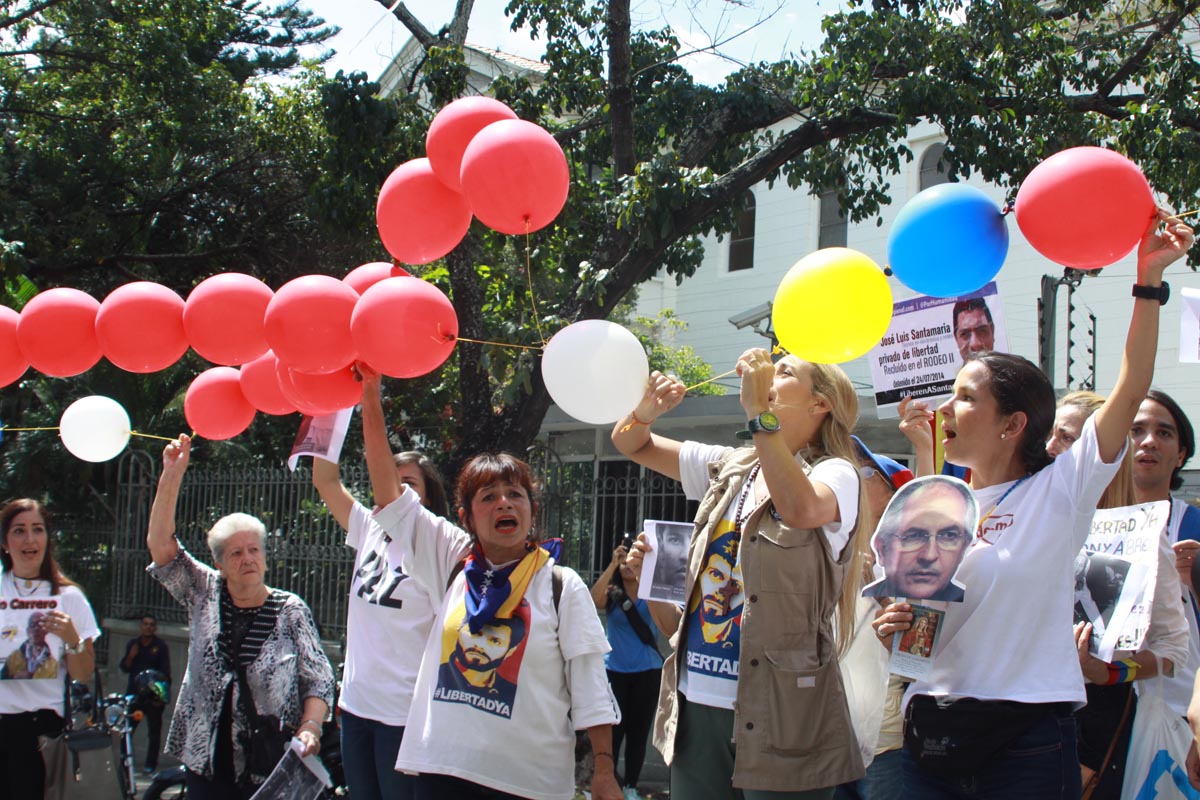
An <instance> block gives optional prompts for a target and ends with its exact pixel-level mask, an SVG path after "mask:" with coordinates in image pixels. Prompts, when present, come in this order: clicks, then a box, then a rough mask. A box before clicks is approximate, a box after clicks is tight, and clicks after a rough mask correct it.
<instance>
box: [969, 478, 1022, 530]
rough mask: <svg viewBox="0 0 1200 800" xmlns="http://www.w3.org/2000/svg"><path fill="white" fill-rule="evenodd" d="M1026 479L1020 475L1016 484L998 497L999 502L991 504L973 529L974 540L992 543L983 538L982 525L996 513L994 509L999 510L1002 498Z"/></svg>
mask: <svg viewBox="0 0 1200 800" xmlns="http://www.w3.org/2000/svg"><path fill="white" fill-rule="evenodd" d="M1028 478H1029V476H1028V475H1022V476H1021V477H1020V478H1019V479H1018V480H1017V482H1016V483H1014V484H1013V485H1012V486H1010V487H1008V489H1006V490H1005V492H1004V494H1002V495H1000V499H999V500H997V501H996V502H994V503H992V507H991V508H990V509H988V512H987V513H986V514H984V515H983V519H981V520H979V525H978V526H976V528H975V538H976V539H983V541H984V543H985V544H993V542H989V541H988V540H987V539H984V538H983V523H985V522H987V521H988V520H989V519H990V518H991V516H992V514H994V513H996V509H997V508H999V506H1000V504H1001V503H1003V502H1004V498H1006V497H1008V496H1009V495H1010V494H1012V493H1013V489H1016V488H1017V487H1018V486H1020V485H1021V484H1022V483H1024V482H1025V481H1026V480H1027V479H1028Z"/></svg>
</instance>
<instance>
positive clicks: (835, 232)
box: [817, 189, 849, 249]
mask: <svg viewBox="0 0 1200 800" xmlns="http://www.w3.org/2000/svg"><path fill="white" fill-rule="evenodd" d="M820 201H821V228H820V230H819V231H818V233H817V248H818V249H822V248H826V247H845V246H846V230H847V228H848V227H849V225H848V224H847V222H846V214H845V212H843V211H842V206H841V204H840V203H838V190H837V189H830V190H828V191H825V192H821V194H820Z"/></svg>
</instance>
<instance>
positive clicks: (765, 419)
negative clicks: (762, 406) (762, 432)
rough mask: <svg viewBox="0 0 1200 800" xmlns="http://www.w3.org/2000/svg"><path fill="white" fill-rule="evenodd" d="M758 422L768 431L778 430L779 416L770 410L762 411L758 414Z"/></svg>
mask: <svg viewBox="0 0 1200 800" xmlns="http://www.w3.org/2000/svg"><path fill="white" fill-rule="evenodd" d="M758 421H759V423H760V424H761V425H762V426H763V428H765V429H766V430H769V431H777V430H779V417H777V416H775V415H774V414H772V413H771V412H770V411H764V412H763V413H761V414H759V415H758Z"/></svg>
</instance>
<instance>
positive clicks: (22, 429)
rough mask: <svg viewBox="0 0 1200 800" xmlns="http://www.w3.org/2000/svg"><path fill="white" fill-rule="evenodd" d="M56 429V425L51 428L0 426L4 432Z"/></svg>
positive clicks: (0, 429)
mask: <svg viewBox="0 0 1200 800" xmlns="http://www.w3.org/2000/svg"><path fill="white" fill-rule="evenodd" d="M56 430H58V427H57V426H56V427H53V428H10V427H8V426H7V425H3V426H0V431H4V432H5V433H9V432H13V431H56Z"/></svg>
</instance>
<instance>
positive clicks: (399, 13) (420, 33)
mask: <svg viewBox="0 0 1200 800" xmlns="http://www.w3.org/2000/svg"><path fill="white" fill-rule="evenodd" d="M376 2H378V3H379V5H381V6H383V7H384V8H387V9H390V8H391V7H392V4H391V3H389V2H388V0H376ZM392 16H394V17H395V18H396V19H398V20H400V24H401V25H403V26H404V27H406V28H408V32H409V33H411V34H412V35H413V38H414V39H416V40H417V42H418V43H419V44H420V45H421V47H423V48H425V49H426V50H428V49H429V48H431V47H433V46H434V45H436V44H437V41H438V39H437V36H435V35H434V34H432V33H430V32H429V29H428V28H426V27H425V26H424V25H422V24H421V20H419V19H417V18H416V17H414V16H413V13H412V12H411V11H409V10H408V6H406V5H405V4H404V3H401V4H400V5H398V6H396V10H395V11H392Z"/></svg>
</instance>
